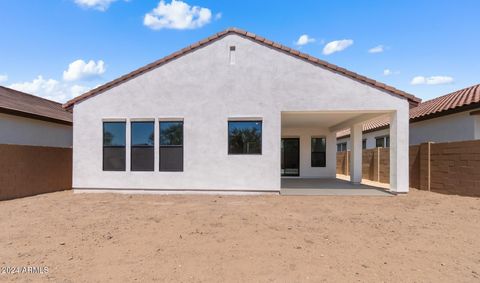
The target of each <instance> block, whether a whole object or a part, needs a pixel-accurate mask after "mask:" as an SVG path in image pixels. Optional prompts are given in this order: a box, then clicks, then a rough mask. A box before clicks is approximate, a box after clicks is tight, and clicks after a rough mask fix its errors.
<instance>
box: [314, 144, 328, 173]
mask: <svg viewBox="0 0 480 283" xmlns="http://www.w3.org/2000/svg"><path fill="white" fill-rule="evenodd" d="M326 149H327V143H326V139H325V138H312V154H311V165H312V167H325V166H326V154H325V153H326Z"/></svg>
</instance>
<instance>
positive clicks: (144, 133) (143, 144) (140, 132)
mask: <svg viewBox="0 0 480 283" xmlns="http://www.w3.org/2000/svg"><path fill="white" fill-rule="evenodd" d="M154 127H155V124H154V122H153V121H148V122H132V123H131V124H130V133H131V137H130V138H131V147H130V148H131V152H130V170H131V171H153V170H155V169H154V164H155V161H154V157H155V153H154V142H155V134H154Z"/></svg>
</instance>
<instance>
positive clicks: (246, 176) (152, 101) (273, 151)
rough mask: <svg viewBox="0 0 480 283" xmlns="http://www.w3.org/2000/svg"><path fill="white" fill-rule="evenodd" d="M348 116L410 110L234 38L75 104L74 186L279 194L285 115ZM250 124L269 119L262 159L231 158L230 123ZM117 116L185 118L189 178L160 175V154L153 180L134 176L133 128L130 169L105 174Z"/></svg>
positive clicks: (403, 130) (403, 132) (403, 133)
mask: <svg viewBox="0 0 480 283" xmlns="http://www.w3.org/2000/svg"><path fill="white" fill-rule="evenodd" d="M231 45H235V46H236V51H235V52H236V56H235V57H236V63H235V65H231V64H230V63H229V47H230V46H231ZM345 110H349V111H359V112H361V111H368V110H370V111H384V112H388V111H397V113H401V115H400V117H402V119H403V117H407V115H408V103H407V101H406V100H405V99H403V98H399V97H397V96H393V95H390V94H388V93H386V92H382V91H380V90H378V89H375V88H372V87H369V86H367V85H365V84H362V83H359V82H357V81H354V80H351V79H349V78H346V77H344V76H342V75H339V74H336V73H333V72H331V71H328V70H324V69H322V68H320V67H318V66H315V65H313V64H310V63H307V62H304V61H302V60H300V59H298V58H294V57H292V56H289V55H286V54H283V53H281V52H278V51H277V50H274V49H271V48H268V47H265V46H262V45H260V44H257V43H255V42H252V41H250V40H248V39H245V38H242V37H240V36H237V35H228V36H226V37H224V38H222V39H220V40H218V41H215V42H213V43H211V44H210V45H208V46H206V47H203V48H200V49H198V50H196V51H195V52H192V53H189V54H187V55H185V56H183V57H180V58H178V59H176V60H174V61H172V62H169V63H167V64H165V65H163V66H161V67H159V68H157V69H154V70H152V71H150V72H148V73H145V74H143V75H141V76H139V77H137V78H135V79H132V80H130V81H128V82H125V83H123V84H121V85H119V86H117V87H114V88H112V89H110V90H108V91H106V92H104V93H103V94H100V95H97V96H95V97H93V98H90V99H88V100H86V101H83V102H80V103H78V104H76V105H75V108H74V127H75V130H74V139H73V145H74V150H73V160H74V162H73V170H74V171H73V187H74V188H97V189H100V188H112V189H120V188H123V189H147V190H148V189H181V190H199V189H203V190H253V191H256V190H266V191H278V190H279V189H280V143H281V112H282V111H345ZM251 117H258V118H261V119H262V120H263V137H262V154H261V155H250V156H249V155H228V154H227V121H228V120H229V118H251ZM119 118H120V119H134V118H155V119H158V118H183V120H184V172H158V148H157V147H156V148H155V166H156V168H155V169H156V170H155V172H129V154H128V153H129V148H128V145H129V136H128V130H127V171H126V172H104V171H102V120H104V119H119ZM156 126H157V127H158V124H157V125H156ZM127 129H128V126H127ZM400 135H401V137H402V138H403V139H402V140H401V141H400V142H403V140H405V139H406V138H408V127H400ZM156 139H157V140H158V129H157V130H156ZM407 156H408V155H407ZM331 163H332V164H331V166H332V167H331V168H330V170H334V169H332V168H334V167H335V164H334V162H331ZM400 164H403V163H400ZM402 166H403V165H402ZM407 166H408V160H407V162H406V163H405V166H404V167H405V168H404V170H402V171H407V172H408V170H407V169H408V167H407ZM332 172H333V171H332ZM402 174H403V173H402ZM406 174H407V175H406V180H407V182H406V183H407V184H408V173H406ZM402 176H403V175H402ZM406 189H407V190H408V188H406Z"/></svg>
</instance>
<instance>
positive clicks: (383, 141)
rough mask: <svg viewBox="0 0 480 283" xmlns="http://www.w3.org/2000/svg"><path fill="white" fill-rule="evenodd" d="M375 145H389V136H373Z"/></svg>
mask: <svg viewBox="0 0 480 283" xmlns="http://www.w3.org/2000/svg"><path fill="white" fill-rule="evenodd" d="M375 146H376V147H390V137H389V136H382V137H376V138H375Z"/></svg>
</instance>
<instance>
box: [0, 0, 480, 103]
mask: <svg viewBox="0 0 480 283" xmlns="http://www.w3.org/2000/svg"><path fill="white" fill-rule="evenodd" d="M478 11H480V1H478V0H464V1H462V0H458V1H453V0H436V1H433V0H415V1H414V0H398V1H396V0H390V1H385V0H371V1H362V0H351V1H346V0H344V1H342V0H337V1H333V0H324V1H322V0H312V1H300V0H298V1H280V0H276V1H267V0H264V1H259V0H242V1H235V0H229V1H218V0H206V1H199V0H184V1H175V0H162V1H160V0H45V1H33V0H30V1H24V0H1V1H0V27H1V28H0V38H1V41H0V42H1V44H0V85H4V86H7V87H11V88H15V89H18V90H20V91H25V92H27V93H31V94H35V95H38V96H42V97H45V98H48V99H52V100H56V101H59V102H65V101H67V100H69V99H71V98H73V97H75V96H77V95H80V94H82V93H84V92H86V91H88V90H89V89H91V88H94V87H96V86H99V85H102V84H104V83H106V82H109V81H111V80H113V79H115V78H118V77H119V76H121V75H123V74H126V73H129V72H131V71H133V70H135V69H137V68H139V67H142V66H144V65H146V64H148V63H150V62H153V61H155V60H157V59H160V58H162V57H164V56H167V55H169V54H170V53H173V52H175V51H177V50H179V49H181V48H183V47H186V46H188V45H190V44H192V43H194V42H196V41H198V40H201V39H203V38H206V37H208V36H210V35H212V34H214V33H216V32H219V31H222V30H224V29H226V28H228V27H238V28H241V29H245V30H248V31H250V32H253V33H255V34H258V35H261V36H263V37H266V38H268V39H270V40H273V41H276V42H279V43H282V44H284V45H287V46H289V47H291V48H295V49H298V50H300V51H302V52H305V53H308V54H310V55H312V56H315V57H318V58H320V59H323V60H326V61H328V62H330V63H332V64H336V65H339V66H341V67H344V68H346V69H349V70H351V71H354V72H357V73H359V74H361V75H364V76H367V77H369V78H372V79H375V80H378V81H380V82H383V83H386V84H388V85H391V86H393V87H396V88H398V89H401V90H403V91H406V92H408V93H411V94H413V95H415V96H417V97H420V98H422V99H423V100H427V99H431V98H434V97H437V96H440V95H443V94H447V93H450V92H453V91H455V90H458V89H461V88H464V87H468V86H471V85H474V84H478V83H480V21H478Z"/></svg>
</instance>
